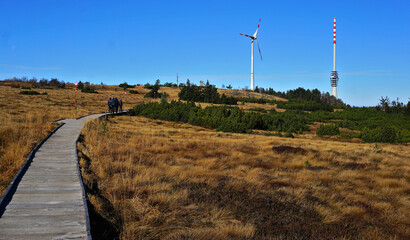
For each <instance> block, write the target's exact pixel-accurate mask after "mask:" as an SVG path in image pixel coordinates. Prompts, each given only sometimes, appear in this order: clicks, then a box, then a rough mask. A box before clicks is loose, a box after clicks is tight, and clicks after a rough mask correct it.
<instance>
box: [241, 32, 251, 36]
mask: <svg viewBox="0 0 410 240" xmlns="http://www.w3.org/2000/svg"><path fill="white" fill-rule="evenodd" d="M239 34H240V35H242V36H245V37H251V36H249V35H246V34H242V33H239Z"/></svg>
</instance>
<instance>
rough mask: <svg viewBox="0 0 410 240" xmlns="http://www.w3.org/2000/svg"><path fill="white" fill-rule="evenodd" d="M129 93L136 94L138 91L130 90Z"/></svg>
mask: <svg viewBox="0 0 410 240" xmlns="http://www.w3.org/2000/svg"><path fill="white" fill-rule="evenodd" d="M129 93H130V94H138V91H137V90H130V91H129Z"/></svg>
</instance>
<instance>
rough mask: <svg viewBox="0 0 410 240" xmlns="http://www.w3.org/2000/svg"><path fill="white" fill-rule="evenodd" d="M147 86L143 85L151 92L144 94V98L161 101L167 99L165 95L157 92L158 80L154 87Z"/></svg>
mask: <svg viewBox="0 0 410 240" xmlns="http://www.w3.org/2000/svg"><path fill="white" fill-rule="evenodd" d="M147 84H148V83H147ZM147 84H145V86H144V87H145V88H147V89H151V91H149V92H148V93H147V94H145V96H144V98H162V99H164V100H165V99H166V98H167V97H168V94H167V93H165V92H163V93H160V92H158V90H159V88H160V84H159V79H158V80H157V81H156V82H155V85H149V86H148V85H147Z"/></svg>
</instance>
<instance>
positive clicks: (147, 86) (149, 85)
mask: <svg viewBox="0 0 410 240" xmlns="http://www.w3.org/2000/svg"><path fill="white" fill-rule="evenodd" d="M153 86H159V87H178V85H176V84H175V83H169V82H166V83H164V84H161V81H160V80H159V79H157V80H156V81H155V84H154V85H151V84H149V83H146V84H145V85H144V88H146V89H152V87H153ZM179 86H180V87H182V86H184V84H183V83H181V84H179Z"/></svg>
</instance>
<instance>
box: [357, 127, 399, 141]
mask: <svg viewBox="0 0 410 240" xmlns="http://www.w3.org/2000/svg"><path fill="white" fill-rule="evenodd" d="M361 137H362V139H363V141H365V142H386V143H395V142H400V140H401V135H400V131H399V130H398V129H396V128H395V127H393V126H389V125H385V126H381V127H377V128H375V129H369V128H364V129H363V130H362V132H361Z"/></svg>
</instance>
